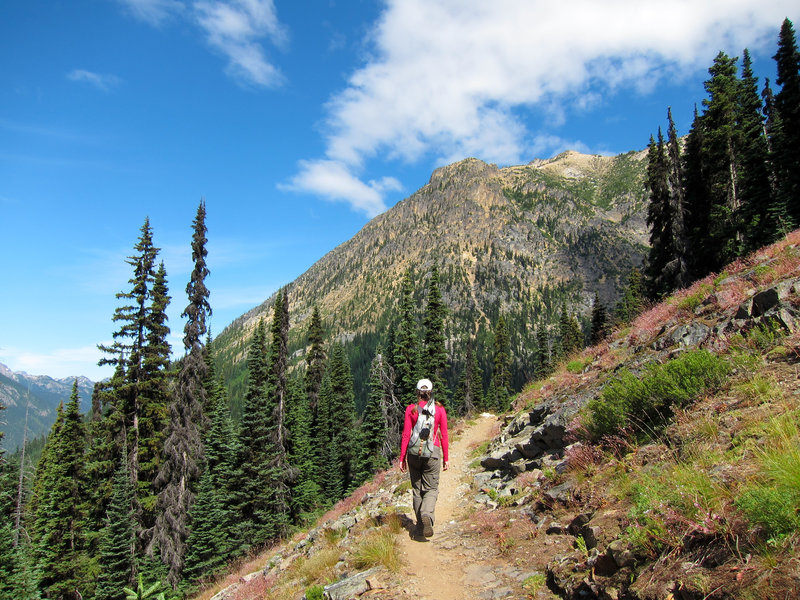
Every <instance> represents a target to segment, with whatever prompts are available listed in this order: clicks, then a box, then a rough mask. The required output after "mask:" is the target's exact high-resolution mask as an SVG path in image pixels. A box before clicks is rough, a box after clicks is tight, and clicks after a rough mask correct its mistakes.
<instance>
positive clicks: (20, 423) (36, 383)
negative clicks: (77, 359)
mask: <svg viewBox="0 0 800 600" xmlns="http://www.w3.org/2000/svg"><path fill="white" fill-rule="evenodd" d="M77 379H78V396H79V397H80V399H81V406H82V409H83V410H84V411H86V410H87V408H88V407H89V406H90V404H91V398H92V388H93V387H94V384H93V383H92V382H91V381H89V380H88V379H86V377H78V378H77ZM74 382H75V378H70V377H68V378H65V379H53V378H52V377H47V376H44V375H28V374H27V373H19V372H14V371H11V369H9V368H8V367H6V366H5V365H3V364H0V404H2V405H3V406H5V407H6V410H4V411H3V413H2V415H0V418H2V420H3V421H2V422H0V431H3V432H4V433H5V437H4V439H3V446H4V447H5V449H6V450H10V451H12V452H13V451H14V450H15V449H16V448H17V446H19V445H20V444H22V437H23V433H22V431H23V428H24V424H25V411H26V406H27V403H28V401H29V400H30V410H29V411H28V434H27V435H28V439H29V440H30V439H32V438H34V437H37V436H40V435H43V434H46V433H48V432H49V431H50V427H51V426H52V425H53V423H54V422H55V420H56V408H58V405H59V403H60V402H62V401H63V402H64V403H65V404H66V402H67V400H69V396H70V394H71V393H72V384H73V383H74Z"/></svg>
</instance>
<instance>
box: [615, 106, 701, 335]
mask: <svg viewBox="0 0 800 600" xmlns="http://www.w3.org/2000/svg"><path fill="white" fill-rule="evenodd" d="M704 145H705V131H704V125H703V121H702V119H701V118H700V115H699V114H698V112H697V106H695V109H694V120H693V121H692V127H691V129H690V130H689V134H688V135H687V136H686V144H685V145H684V151H683V193H684V201H685V210H686V221H685V222H686V224H687V238H688V247H689V248H690V249H691V257H690V260H689V271H690V273H689V275H690V277H689V278H690V280H694V279H701V278H703V277H705V275H706V274H707V273H708V272H709V270H710V264H711V261H710V260H709V258H710V257H709V251H710V250H709V240H708V231H709V228H710V220H711V204H710V202H709V194H708V192H707V189H706V170H707V166H706V159H705V155H704V154H703V146H704ZM632 318H633V317H631V318H629V319H626V318H624V317H623V316H622V315H621V316H620V319H621V320H622V321H626V322H627V321H630V320H631V319H632Z"/></svg>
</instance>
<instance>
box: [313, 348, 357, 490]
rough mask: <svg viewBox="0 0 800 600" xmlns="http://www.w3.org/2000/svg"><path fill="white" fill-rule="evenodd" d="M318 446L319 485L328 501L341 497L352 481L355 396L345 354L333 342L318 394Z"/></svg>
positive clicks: (342, 349)
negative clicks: (321, 453) (320, 454)
mask: <svg viewBox="0 0 800 600" xmlns="http://www.w3.org/2000/svg"><path fill="white" fill-rule="evenodd" d="M318 413H319V424H320V427H319V430H318V432H317V433H318V437H317V440H316V443H317V445H318V446H319V447H320V448H323V449H324V450H323V455H322V460H321V463H320V466H321V471H320V478H319V480H318V482H317V483H318V484H319V486H320V488H321V489H322V491H323V494H324V496H325V498H326V499H327V500H328V501H329V502H335V501H337V500H339V499H340V498H342V497H343V495H344V494H345V492H346V491H347V490H348V489H349V488H350V486H351V484H352V482H353V472H352V468H353V466H354V464H353V461H354V458H355V456H354V449H355V441H356V439H357V438H355V437H354V436H355V434H356V429H355V397H354V394H353V377H352V374H351V370H350V363H349V361H348V360H347V354H346V353H345V351H344V347H343V346H342V345H341V344H334V345H333V347H332V349H331V354H330V358H329V359H328V368H327V369H326V370H325V377H324V378H323V380H322V387H321V389H320V395H319V409H318Z"/></svg>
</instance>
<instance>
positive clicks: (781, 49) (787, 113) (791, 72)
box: [773, 18, 800, 226]
mask: <svg viewBox="0 0 800 600" xmlns="http://www.w3.org/2000/svg"><path fill="white" fill-rule="evenodd" d="M774 58H775V63H776V66H777V69H778V77H777V79H776V80H775V82H776V83H777V84H778V85H779V86H780V88H781V89H780V91H778V93H777V94H775V112H776V113H777V115H778V122H779V126H777V127H774V128H773V129H774V131H773V136H774V144H775V157H776V163H777V165H776V166H777V169H776V170H777V188H778V189H777V195H778V202H779V204H782V205H783V206H785V207H786V208H787V210H788V213H789V217H790V218H791V219H792V226H797V225H798V224H800V51H798V48H797V38H796V35H795V31H794V25H793V24H792V22H791V21H790V20H789V19H788V18H787V19H784V21H783V23H782V25H781V31H780V35H779V37H778V50H777V52H776V53H775V56H774Z"/></svg>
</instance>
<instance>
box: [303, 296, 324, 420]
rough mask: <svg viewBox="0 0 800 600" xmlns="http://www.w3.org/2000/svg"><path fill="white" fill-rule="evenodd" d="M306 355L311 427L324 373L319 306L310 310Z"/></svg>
mask: <svg viewBox="0 0 800 600" xmlns="http://www.w3.org/2000/svg"><path fill="white" fill-rule="evenodd" d="M308 345H309V350H308V356H307V358H306V364H307V365H308V369H307V370H306V392H307V394H308V400H309V403H310V406H311V414H312V427H313V424H314V422H315V421H316V413H317V396H318V395H319V388H320V386H321V385H322V376H323V374H324V373H325V362H326V361H327V356H325V340H324V338H323V330H322V317H321V316H320V314H319V308H318V307H317V306H314V310H313V311H312V312H311V323H310V325H309V327H308Z"/></svg>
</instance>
